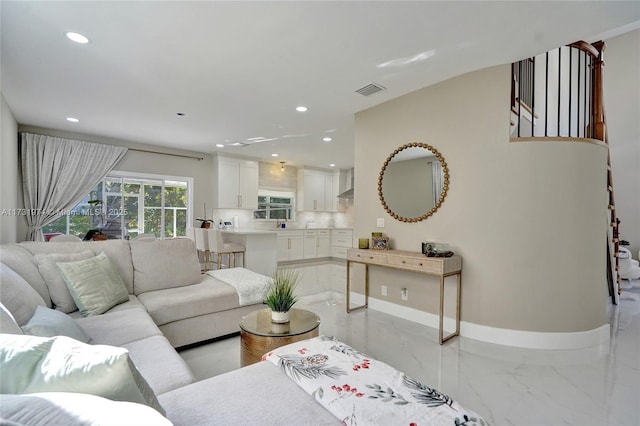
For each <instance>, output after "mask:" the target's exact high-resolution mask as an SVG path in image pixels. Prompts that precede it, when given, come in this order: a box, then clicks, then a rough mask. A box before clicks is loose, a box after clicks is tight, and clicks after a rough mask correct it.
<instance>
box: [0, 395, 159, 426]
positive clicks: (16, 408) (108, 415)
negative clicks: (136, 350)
mask: <svg viewBox="0 0 640 426" xmlns="http://www.w3.org/2000/svg"><path fill="white" fill-rule="evenodd" d="M0 418H2V420H3V421H7V422H9V423H8V424H9V425H14V424H15V425H21V426H22V425H23V426H31V425H33V426H36V425H38V426H40V425H65V426H76V425H77V426H80V425H82V426H87V425H96V426H98V425H106V424H108V425H110V426H130V425H136V426H171V424H172V423H171V422H170V421H169V420H167V419H166V418H165V417H163V416H162V415H160V413H158V412H157V411H156V410H154V409H152V408H150V407H147V406H146V405H142V404H136V403H133V402H125V401H111V400H109V399H106V398H102V397H99V396H95V395H89V394H86V393H69V392H40V393H32V394H29V395H0ZM3 424H4V423H3Z"/></svg>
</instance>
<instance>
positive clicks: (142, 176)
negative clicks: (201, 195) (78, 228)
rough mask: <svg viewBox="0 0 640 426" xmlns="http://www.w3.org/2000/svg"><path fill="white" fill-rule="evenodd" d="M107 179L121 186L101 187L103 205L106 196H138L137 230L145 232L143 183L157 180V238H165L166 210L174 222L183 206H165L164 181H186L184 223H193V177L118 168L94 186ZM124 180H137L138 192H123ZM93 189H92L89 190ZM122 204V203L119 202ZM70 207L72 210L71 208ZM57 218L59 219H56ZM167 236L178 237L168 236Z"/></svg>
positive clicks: (122, 197) (122, 198) (67, 216)
mask: <svg viewBox="0 0 640 426" xmlns="http://www.w3.org/2000/svg"><path fill="white" fill-rule="evenodd" d="M109 179H120V182H121V187H120V192H108V191H107V190H106V189H104V186H103V189H102V195H101V201H102V204H103V206H106V205H107V197H108V196H119V197H120V199H121V203H123V202H124V197H125V196H135V195H137V196H138V201H139V202H138V225H139V228H138V229H139V230H140V231H139V232H145V231H144V212H145V206H144V185H145V183H146V182H149V181H157V182H159V183H160V184H161V188H162V189H161V206H160V207H157V208H158V209H160V210H161V214H160V237H159V238H162V239H164V238H167V237H166V235H165V226H166V224H165V216H166V213H165V212H166V210H172V211H173V222H174V223H175V220H176V217H177V215H176V212H177V210H182V209H183V208H182V207H180V208H177V207H175V206H169V207H167V206H165V205H164V204H165V191H164V189H165V187H166V186H165V183H166V182H184V183H186V186H187V188H186V189H187V206H186V208H184V209H185V210H186V223H187V228H188V227H189V224H191V223H193V184H194V179H193V178H191V177H185V176H169V175H159V174H152V173H140V172H128V171H120V170H112V171H111V172H109V174H107V176H105V177H104V178H103V179H102V180H101V181H100V182H99V183H98V184H96V186H98V185H99V184H101V183H102V184H103V185H104V183H105V182H106V181H108V180H109ZM125 181H134V182H135V181H139V182H136V183H139V184H140V189H139V193H138V194H133V193H125V192H124V187H123V185H124V182H125ZM91 191H93V189H92V190H91ZM91 191H90V192H89V194H91ZM140 200H142V202H140ZM80 203H82V200H81V201H80V202H79V203H78V205H79V204H80ZM121 205H122V204H121ZM76 207H77V206H74V207H73V209H76ZM73 209H72V210H73ZM65 216H66V218H67V219H66V228H65V234H69V230H70V216H71V215H69V214H67V215H65ZM120 217H121V222H120V225H121V229H125V226H124V215H121V216H120ZM56 220H59V219H56ZM140 224H142V227H140ZM174 230H175V227H174ZM127 235H128V231H127V232H126V233H124V234H121V238H125V237H126V236H127ZM169 238H179V237H175V236H173V237H169Z"/></svg>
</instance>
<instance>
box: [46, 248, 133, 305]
mask: <svg viewBox="0 0 640 426" xmlns="http://www.w3.org/2000/svg"><path fill="white" fill-rule="evenodd" d="M57 265H58V268H60V271H61V272H62V276H63V278H64V281H65V283H66V284H67V287H68V288H69V292H70V293H71V297H73V300H74V302H76V305H78V308H79V309H80V313H81V314H82V316H84V317H89V316H93V315H100V314H102V313H104V312H106V311H108V310H109V309H111V308H113V307H114V306H116V305H118V304H120V303H124V302H126V301H128V300H129V292H128V291H127V287H126V286H125V285H124V282H123V281H122V278H120V275H118V271H116V268H115V267H114V266H113V264H112V263H111V261H110V260H109V258H108V257H107V255H106V254H105V253H104V252H102V253H100V254H99V255H97V256H96V257H93V258H91V259H87V260H80V261H77V262H58V263H57Z"/></svg>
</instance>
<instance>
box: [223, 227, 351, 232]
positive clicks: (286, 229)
mask: <svg viewBox="0 0 640 426" xmlns="http://www.w3.org/2000/svg"><path fill="white" fill-rule="evenodd" d="M317 230H328V231H331V230H346V231H351V230H353V228H329V227H318V228H273V229H254V228H237V229H234V228H227V229H222V232H228V233H232V234H268V233H272V232H286V231H317Z"/></svg>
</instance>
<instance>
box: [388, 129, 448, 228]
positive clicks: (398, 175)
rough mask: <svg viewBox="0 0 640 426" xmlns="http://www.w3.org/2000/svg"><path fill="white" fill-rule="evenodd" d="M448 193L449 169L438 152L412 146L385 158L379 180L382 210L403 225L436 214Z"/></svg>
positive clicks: (421, 146) (415, 144)
mask: <svg viewBox="0 0 640 426" xmlns="http://www.w3.org/2000/svg"><path fill="white" fill-rule="evenodd" d="M448 189H449V169H448V168H447V163H446V162H445V161H444V158H443V157H442V155H440V153H439V152H438V150H437V149H435V148H434V147H432V146H431V145H427V144H424V143H419V142H413V143H409V144H406V145H403V146H401V147H400V148H398V149H396V150H395V151H393V152H392V153H391V155H390V156H389V157H387V161H385V162H384V164H383V165H382V169H381V170H380V175H379V176H378V197H380V202H381V203H382V205H383V206H384V209H385V210H386V211H387V213H389V214H390V215H391V216H393V217H394V218H396V219H398V220H399V221H402V222H420V221H421V220H424V219H426V218H428V217H429V216H431V215H432V214H433V213H435V211H436V210H438V208H440V205H441V204H442V201H443V200H444V197H446V196H447V190H448Z"/></svg>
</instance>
